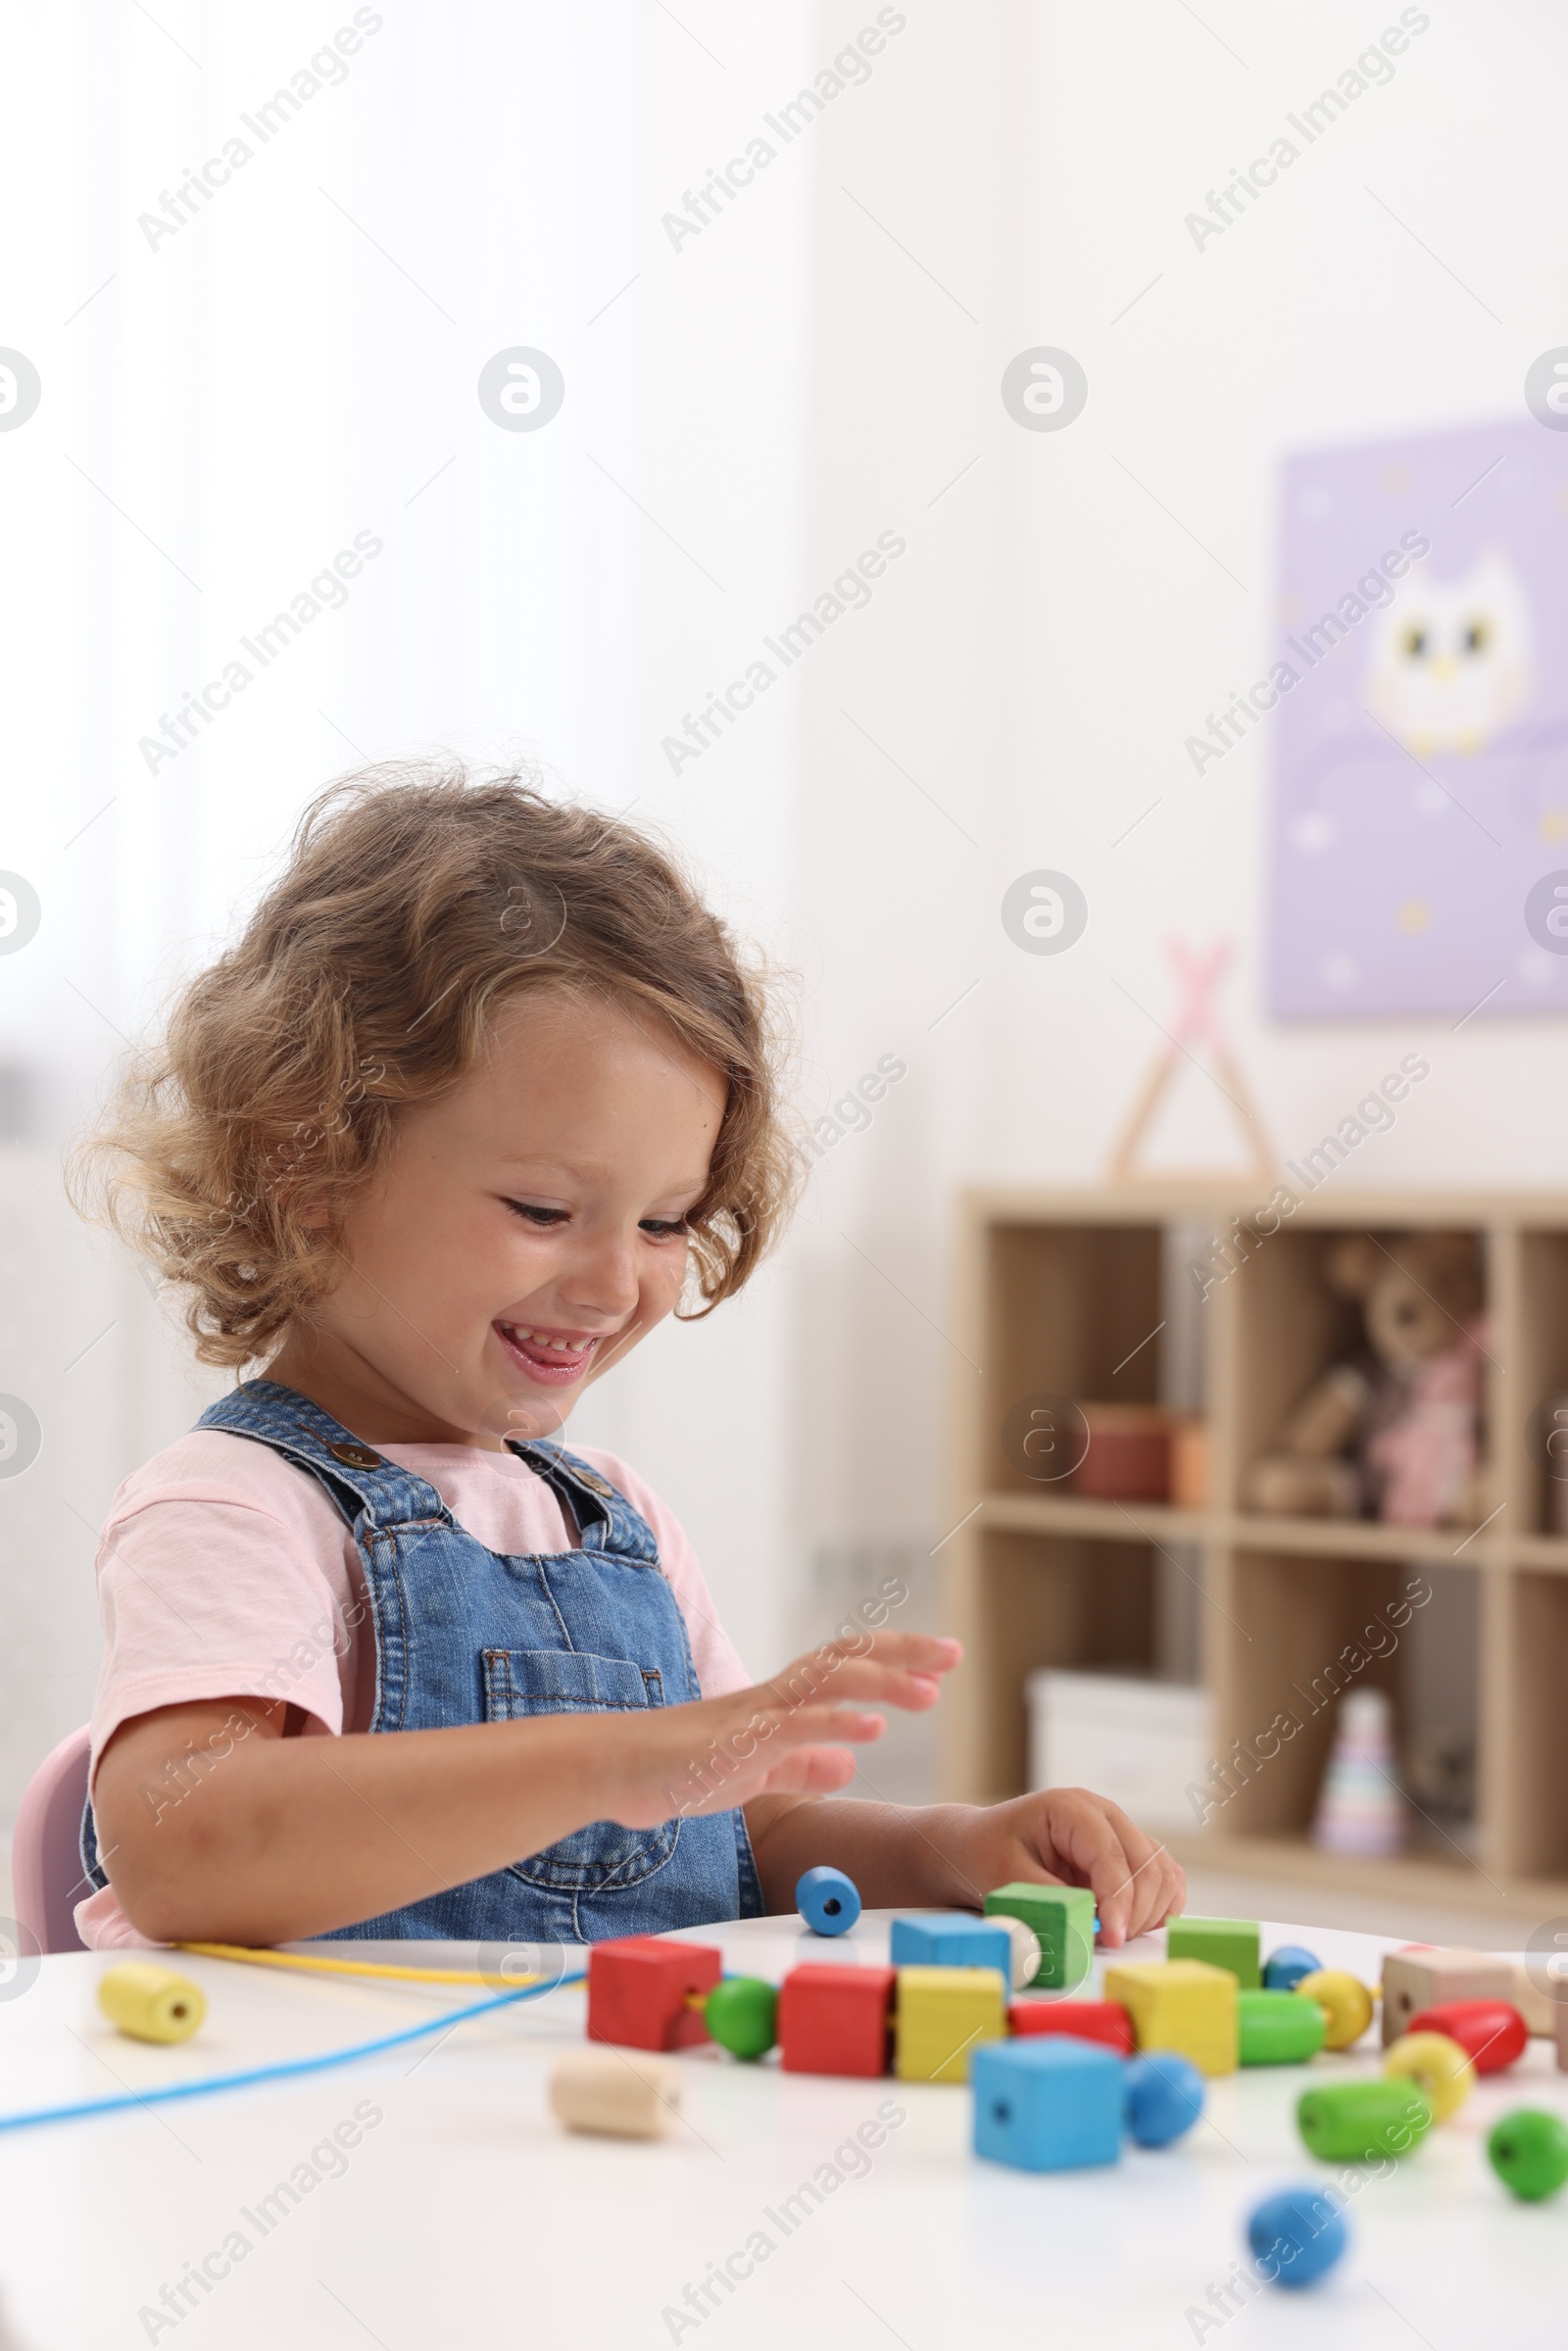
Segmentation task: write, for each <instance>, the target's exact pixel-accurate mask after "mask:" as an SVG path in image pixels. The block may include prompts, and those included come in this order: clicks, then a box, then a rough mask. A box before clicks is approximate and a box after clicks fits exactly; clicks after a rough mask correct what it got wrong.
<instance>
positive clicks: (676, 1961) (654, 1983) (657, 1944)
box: [588, 1935, 723, 2049]
mask: <svg viewBox="0 0 1568 2351" xmlns="http://www.w3.org/2000/svg"><path fill="white" fill-rule="evenodd" d="M722 1966H723V1957H722V1954H721V1953H720V1951H719V1950H718V1948H717V1946H716V1945H715V1944H712V1943H684V1942H665V1941H664V1940H663V1939H662V1937H661V1936H659V1935H625V1936H623V1937H622V1938H621V1939H620V1940H619V1941H618V1942H605V1943H594V1944H593V1945H592V1946H591V1947H590V1949H589V1952H588V2038H589V2039H590V2040H613V2041H618V2042H619V2043H620V2045H621V2046H622V2048H626V2049H684V2048H687V2047H689V2046H690V2045H691V2043H692V2042H693V2041H700V2040H707V2038H708V2027H707V2026H706V2025H705V2024H704V2022H703V2019H702V2016H701V2014H700V2012H699V2011H698V2010H697V2009H695V2008H688V2007H687V2005H686V1995H687V1993H688V1992H694V1991H695V1992H710V1991H711V1990H712V1988H713V1986H714V1984H716V1983H717V1982H718V1979H719V1975H720V1972H721V1970H722Z"/></svg>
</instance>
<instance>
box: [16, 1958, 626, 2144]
mask: <svg viewBox="0 0 1568 2351" xmlns="http://www.w3.org/2000/svg"><path fill="white" fill-rule="evenodd" d="M583 1980H584V1979H583V1976H582V1974H580V1973H579V1974H577V1975H575V1976H561V1977H559V1978H558V1979H557V1981H556V1983H555V1984H522V1985H520V1986H519V1988H518V1989H517V1990H515V1991H504V1992H501V1993H499V1994H498V1995H497V1997H496V1998H495V1999H493V2000H475V2001H474V2002H473V2004H472V2006H471V2007H468V2008H448V2009H445V2010H443V2011H442V2013H441V2015H439V2016H434V2017H430V2018H428V2019H427V2020H426V2022H425V2023H424V2024H422V2025H411V2026H410V2027H409V2028H408V2030H407V2031H406V2032H403V2033H387V2034H386V2035H385V2036H384V2037H383V2038H382V2039H380V2040H362V2041H358V2042H356V2044H355V2045H354V2047H353V2048H350V2049H328V2050H327V2052H326V2054H325V2055H324V2056H322V2057H291V2058H288V2059H286V2060H285V2061H284V2062H283V2063H282V2064H281V2065H258V2066H252V2067H251V2068H250V2069H249V2070H248V2071H247V2072H245V2073H243V2074H212V2075H209V2076H208V2078H207V2079H206V2081H204V2082H168V2083H166V2084H165V2086H164V2087H163V2088H162V2089H142V2090H129V2091H126V2092H124V2093H123V2095H121V2096H119V2097H114V2098H83V2099H82V2100H81V2101H80V2102H79V2103H78V2104H76V2105H73V2106H39V2107H34V2108H33V2109H32V2110H31V2111H30V2112H29V2113H25V2114H0V2131H26V2130H28V2129H30V2127H31V2126H32V2125H33V2124H34V2123H73V2122H77V2121H80V2120H81V2118H82V2117H83V2116H85V2115H90V2114H122V2113H123V2112H124V2111H125V2109H126V2108H127V2107H131V2106H167V2105H169V2104H170V2103H171V2102H172V2100H173V2099H175V2098H204V2097H206V2096H207V2095H208V2094H209V2092H210V2091H213V2090H220V2089H248V2088H249V2087H250V2085H251V2083H252V2082H282V2081H285V2080H286V2079H287V2078H288V2077H289V2076H291V2075H297V2074H324V2073H326V2072H327V2071H328V2070H329V2069H330V2068H331V2067H333V2066H339V2065H354V2064H355V2063H357V2061H358V2060H359V2059H360V2058H362V2057H379V2056H380V2055H381V2053H382V2051H383V2050H385V2049H401V2048H405V2047H406V2046H407V2045H408V2043H409V2042H410V2041H411V2040H423V2039H425V2038H426V2037H427V2036H428V2035H429V2034H430V2033H445V2032H449V2031H450V2030H451V2028H452V2027H453V2026H454V2025H464V2024H466V2023H467V2021H468V2019H469V2018H470V2017H476V2016H488V2015H489V2013H490V2012H491V2010H492V2009H496V2008H510V2007H511V2006H512V2005H513V2003H514V2002H515V2001H517V2000H537V1999H538V1998H539V1997H540V1996H541V1994H543V1993H545V1992H547V1991H555V1990H556V1989H557V1988H558V1986H559V1985H560V1984H581V1983H582V1982H583Z"/></svg>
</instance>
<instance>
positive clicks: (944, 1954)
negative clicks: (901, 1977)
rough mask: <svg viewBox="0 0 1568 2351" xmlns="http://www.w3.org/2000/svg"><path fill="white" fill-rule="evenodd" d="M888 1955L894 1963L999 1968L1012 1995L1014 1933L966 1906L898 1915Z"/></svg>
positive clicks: (1010, 1995)
mask: <svg viewBox="0 0 1568 2351" xmlns="http://www.w3.org/2000/svg"><path fill="white" fill-rule="evenodd" d="M888 1957H889V1958H890V1959H891V1960H892V1962H893V1964H894V1966H895V1967H994V1968H1000V1969H1001V1971H1002V1981H1003V1983H1004V1984H1005V1985H1006V1987H1007V1997H1008V1998H1009V1999H1010V1998H1011V1997H1012V1936H1011V1935H1009V1934H1008V1932H1007V1930H1006V1928H1005V1927H1004V1926H1000V1925H999V1924H998V1923H997V1921H996V1920H995V1919H977V1918H974V1917H972V1916H971V1915H970V1913H969V1912H968V1911H966V1910H940V1911H937V1912H936V1913H935V1914H934V1915H933V1916H932V1917H930V1918H923V1919H895V1920H894V1922H893V1935H892V1940H891V1942H890V1944H889V1948H888Z"/></svg>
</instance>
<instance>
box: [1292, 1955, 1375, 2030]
mask: <svg viewBox="0 0 1568 2351" xmlns="http://www.w3.org/2000/svg"><path fill="white" fill-rule="evenodd" d="M1296 1988H1297V1990H1298V1991H1299V1992H1304V1993H1305V1994H1306V1996H1307V1998H1308V1999H1309V2000H1315V2001H1316V2002H1317V2004H1318V2006H1319V2008H1321V2009H1322V2011H1323V2014H1324V2017H1325V2019H1326V2020H1327V2024H1328V2030H1327V2032H1326V2033H1324V2035H1323V2045H1324V2047H1325V2048H1326V2049H1348V2048H1349V2047H1350V2046H1351V2044H1352V2042H1355V2041H1358V2040H1359V2039H1360V2037H1361V2035H1362V2033H1364V2032H1365V2031H1366V2029H1367V2027H1368V2025H1370V2024H1371V2022H1372V1994H1371V1993H1370V1992H1369V1991H1368V1990H1367V1987H1366V1985H1365V1984H1363V1983H1362V1982H1361V1979H1360V1977H1359V1976H1348V1975H1347V1974H1346V1973H1345V1971H1344V1969H1343V1968H1332V1967H1324V1968H1319V1969H1318V1970H1317V1972H1316V1973H1315V1974H1314V1975H1311V1976H1303V1977H1302V1978H1301V1981H1300V1982H1299V1984H1298V1985H1297V1987H1296Z"/></svg>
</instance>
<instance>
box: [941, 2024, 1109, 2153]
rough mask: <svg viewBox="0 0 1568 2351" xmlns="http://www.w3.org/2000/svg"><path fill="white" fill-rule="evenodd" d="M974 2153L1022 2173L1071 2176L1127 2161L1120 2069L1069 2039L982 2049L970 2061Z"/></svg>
mask: <svg viewBox="0 0 1568 2351" xmlns="http://www.w3.org/2000/svg"><path fill="white" fill-rule="evenodd" d="M969 2080H970V2082H972V2084H973V2086H974V2151H975V2153H976V2154H977V2155H985V2156H988V2157H989V2158H990V2160H991V2161H992V2162H993V2163H1006V2164H1011V2165H1012V2166H1013V2168H1014V2169H1015V2170H1017V2171H1020V2172H1071V2171H1077V2170H1079V2169H1080V2168H1082V2167H1083V2166H1085V2165H1088V2164H1096V2163H1114V2162H1115V2161H1116V2159H1117V2158H1118V2156H1119V2155H1120V2153H1121V2131H1122V2061H1121V2059H1120V2058H1119V2057H1118V2056H1117V2055H1116V2054H1115V2052H1114V2050H1111V2049H1104V2048H1101V2047H1099V2046H1098V2045H1097V2044H1096V2043H1095V2042H1093V2041H1087V2040H1074V2039H1073V2038H1072V2037H1071V2035H1070V2034H1068V2033H1048V2034H1046V2035H1044V2036H1043V2037H1041V2038H1039V2039H1033V2038H1032V2039H1029V2040H993V2041H982V2042H980V2043H979V2044H978V2046H977V2047H976V2048H975V2049H973V2050H972V2051H971V2053H970V2057H969Z"/></svg>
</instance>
